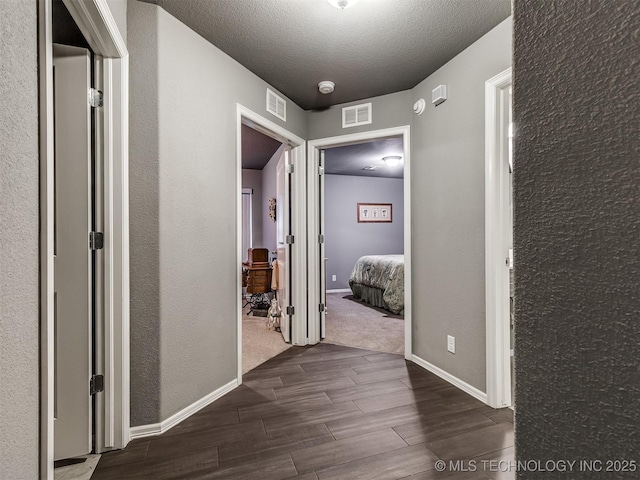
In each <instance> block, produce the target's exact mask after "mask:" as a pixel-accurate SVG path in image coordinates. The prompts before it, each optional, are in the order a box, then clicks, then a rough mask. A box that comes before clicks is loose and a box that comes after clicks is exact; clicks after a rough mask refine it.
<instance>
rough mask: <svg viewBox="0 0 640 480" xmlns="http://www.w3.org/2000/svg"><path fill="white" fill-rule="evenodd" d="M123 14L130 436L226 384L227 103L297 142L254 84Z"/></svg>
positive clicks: (229, 331)
mask: <svg viewBox="0 0 640 480" xmlns="http://www.w3.org/2000/svg"><path fill="white" fill-rule="evenodd" d="M128 14H129V18H128V22H129V24H128V28H129V36H128V37H129V38H128V40H129V51H130V64H131V130H130V132H131V140H132V147H131V148H132V153H131V166H130V168H131V203H130V208H131V312H132V313H131V336H132V341H131V352H132V358H131V377H132V386H131V388H132V392H131V417H132V425H134V426H135V425H141V424H147V423H154V422H158V421H162V420H165V419H167V418H168V417H170V416H171V415H173V414H174V413H176V412H178V411H179V410H181V409H183V408H185V407H187V406H189V405H190V404H192V403H193V402H195V401H197V400H200V399H201V398H202V397H204V396H205V395H207V394H209V393H211V392H212V391H214V390H216V389H217V388H219V387H221V386H223V385H225V384H226V383H228V382H229V381H231V380H232V379H234V378H235V377H236V372H237V367H236V345H237V336H236V318H237V311H238V308H239V302H238V299H237V297H236V291H235V282H236V275H237V272H238V265H237V264H236V261H235V251H236V220H237V219H236V208H235V206H236V204H235V201H231V199H233V198H236V197H235V196H236V195H240V192H237V191H236V182H235V178H236V102H239V103H241V104H242V105H244V106H246V107H248V108H250V109H251V110H253V111H255V112H257V113H259V114H261V115H263V116H265V117H267V118H269V119H270V120H272V121H274V122H275V123H279V124H280V125H283V126H284V127H285V128H287V129H288V130H290V131H292V132H293V133H294V134H296V135H299V136H301V137H305V135H306V115H305V112H304V111H303V110H302V109H300V108H298V107H296V106H295V105H293V104H292V103H291V102H289V103H288V105H287V119H288V120H287V122H286V123H284V122H281V121H279V120H278V119H276V117H274V116H272V115H270V114H269V113H267V112H266V106H265V92H266V88H267V84H266V83H265V82H263V81H262V80H260V79H259V78H258V77H256V76H255V75H253V74H252V73H250V72H249V71H248V70H246V69H245V68H244V67H242V66H241V65H239V64H238V63H237V62H235V61H234V60H232V59H231V58H230V57H228V56H227V55H225V54H223V53H222V52H221V51H220V50H218V49H217V48H215V47H214V46H213V45H211V44H210V43H208V42H207V41H206V40H204V39H203V38H202V37H200V36H199V35H197V34H196V33H194V32H193V31H192V30H190V29H189V28H187V27H186V26H185V25H183V24H182V23H180V22H179V21H178V20H176V19H175V18H174V17H172V16H171V15H169V14H168V13H167V12H165V11H164V10H162V9H161V8H159V7H157V6H156V5H150V4H145V3H140V2H129V10H128ZM134 139H135V144H134ZM134 149H135V156H134ZM134 217H135V218H134ZM134 352H135V353H134Z"/></svg>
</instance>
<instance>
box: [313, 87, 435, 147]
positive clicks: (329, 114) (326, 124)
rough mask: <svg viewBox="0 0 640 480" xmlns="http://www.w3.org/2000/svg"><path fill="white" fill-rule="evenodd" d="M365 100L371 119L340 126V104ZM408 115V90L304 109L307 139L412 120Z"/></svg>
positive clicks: (410, 108) (391, 125)
mask: <svg viewBox="0 0 640 480" xmlns="http://www.w3.org/2000/svg"><path fill="white" fill-rule="evenodd" d="M429 98H431V97H429ZM369 102H371V104H372V105H371V111H372V113H371V118H372V123H370V124H369V125H361V126H359V127H349V128H342V108H343V107H348V106H351V105H360V104H361V103H369ZM412 116H413V100H412V96H411V90H405V91H403V92H397V93H391V94H389V95H382V96H380V97H373V98H367V99H365V100H358V101H357V102H350V103H343V104H340V105H334V106H332V107H329V108H327V109H326V110H310V111H308V112H307V118H308V121H309V126H308V131H309V134H308V136H307V140H315V139H318V138H327V137H333V136H335V135H348V134H351V133H360V132H368V131H371V130H379V129H382V128H390V127H400V126H403V125H410V124H411V122H412V121H413V119H412Z"/></svg>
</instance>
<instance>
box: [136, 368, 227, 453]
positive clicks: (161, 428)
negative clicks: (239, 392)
mask: <svg viewBox="0 0 640 480" xmlns="http://www.w3.org/2000/svg"><path fill="white" fill-rule="evenodd" d="M237 386H238V380H237V379H234V380H232V381H230V382H229V383H227V384H226V385H223V386H222V387H220V388H218V389H217V390H214V391H213V392H211V393H209V394H208V395H205V396H204V397H202V398H201V399H200V400H196V401H195V402H193V403H192V404H191V405H189V406H187V407H185V408H183V409H182V410H180V411H179V412H177V413H174V414H173V415H171V416H170V417H169V418H167V419H166V420H163V421H162V422H160V423H151V424H149V425H139V426H137V427H131V429H130V433H129V440H135V439H137V438H145V437H155V436H156V435H160V434H163V433H164V432H166V431H167V430H169V429H170V428H172V427H175V426H176V425H178V424H179V423H180V422H182V421H183V420H185V419H187V418H189V417H190V416H191V415H193V414H194V413H196V412H198V411H200V410H202V409H203V408H204V407H206V406H207V405H209V404H210V403H213V402H215V401H216V400H217V399H219V398H220V397H222V396H223V395H225V394H227V393H229V392H230V391H231V390H233V389H234V388H236V387H237Z"/></svg>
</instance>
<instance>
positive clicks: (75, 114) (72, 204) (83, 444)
mask: <svg viewBox="0 0 640 480" xmlns="http://www.w3.org/2000/svg"><path fill="white" fill-rule="evenodd" d="M53 67H54V77H53V80H54V125H55V155H54V285H55V287H54V322H55V325H54V345H55V347H54V348H55V350H54V361H55V369H54V389H55V390H54V418H55V420H54V457H55V459H56V460H59V459H64V458H69V457H75V456H78V455H84V454H87V453H89V452H91V450H92V439H91V436H92V401H91V395H90V392H89V382H90V380H91V374H92V351H93V350H92V268H91V251H90V248H89V232H90V231H91V195H92V191H91V176H92V172H91V106H90V105H89V101H88V93H89V88H90V85H91V56H90V53H89V51H88V50H86V49H84V48H79V47H70V46H65V45H57V44H56V45H54V48H53Z"/></svg>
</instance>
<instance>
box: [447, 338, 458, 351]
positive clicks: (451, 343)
mask: <svg viewBox="0 0 640 480" xmlns="http://www.w3.org/2000/svg"><path fill="white" fill-rule="evenodd" d="M447 351H448V352H451V353H453V354H455V353H456V337H452V336H451V335H447Z"/></svg>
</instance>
